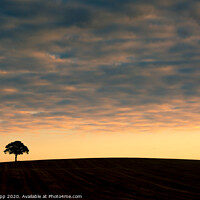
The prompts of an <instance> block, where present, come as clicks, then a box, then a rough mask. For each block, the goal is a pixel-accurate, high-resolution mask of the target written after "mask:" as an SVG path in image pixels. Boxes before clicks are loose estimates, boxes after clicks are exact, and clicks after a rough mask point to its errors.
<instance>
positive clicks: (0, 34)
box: [0, 0, 200, 133]
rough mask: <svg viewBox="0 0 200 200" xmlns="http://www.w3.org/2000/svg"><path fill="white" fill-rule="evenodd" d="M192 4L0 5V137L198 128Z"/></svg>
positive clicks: (115, 0)
mask: <svg viewBox="0 0 200 200" xmlns="http://www.w3.org/2000/svg"><path fill="white" fill-rule="evenodd" d="M198 8H199V2H198V1H196V0H184V1H179V0H175V1H167V2H163V1H161V0H153V1H151V2H149V1H147V0H142V1H135V0H124V1H121V0H111V1H104V0H92V1H91V0H86V1H81V0H73V1H72V0H44V1H39V0H34V1H33V0H31V1H25V0H15V1H14V0H2V1H1V2H0V23H1V26H0V44H1V45H0V92H1V95H0V102H1V104H0V109H1V114H0V132H2V133H7V132H8V133H11V132H18V131H19V132H23V131H26V132H27V131H30V132H32V131H33V132H39V131H40V130H44V129H45V130H57V132H58V133H59V131H60V130H62V131H63V130H64V131H66V132H79V131H83V132H91V133H93V132H154V131H156V130H160V129H164V128H174V129H177V128H180V129H181V128H184V127H190V128H191V129H196V128H199V126H198V118H199V116H200V109H199V108H200V107H199V103H198V102H199V98H200V97H199V94H200V80H199V75H200V71H199V63H200V57H199V54H200V49H199V44H200V36H199V31H200V26H199V20H200V15H199V12H198Z"/></svg>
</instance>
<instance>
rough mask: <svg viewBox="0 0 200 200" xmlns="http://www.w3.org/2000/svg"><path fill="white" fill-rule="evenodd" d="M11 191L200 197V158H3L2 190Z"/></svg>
mask: <svg viewBox="0 0 200 200" xmlns="http://www.w3.org/2000/svg"><path fill="white" fill-rule="evenodd" d="M6 194H7V195H19V196H15V197H16V198H17V197H20V199H21V198H22V195H25V196H23V198H29V197H31V196H30V195H38V196H37V198H38V199H40V196H39V195H47V197H49V198H52V199H58V198H59V199H67V197H66V196H65V197H64V196H49V195H82V199H91V200H106V199H111V200H112V199H113V200H115V199H116V200H117V199H120V200H129V199H131V200H134V199H152V200H156V199H159V200H161V199H162V200H165V199H170V200H179V199H181V200H183V199H187V200H192V199H200V161H195V160H175V159H173V160H170V159H141V158H96V159H93V158H92V159H66V160H40V161H19V162H16V163H15V162H7V163H0V195H6ZM28 195H29V196H28ZM1 197H2V196H0V198H1ZM32 197H34V196H32ZM35 197H36V196H35ZM73 197H74V198H76V197H77V199H81V198H78V197H80V196H73ZM41 198H42V196H41Z"/></svg>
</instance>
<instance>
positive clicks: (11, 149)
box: [4, 141, 29, 161]
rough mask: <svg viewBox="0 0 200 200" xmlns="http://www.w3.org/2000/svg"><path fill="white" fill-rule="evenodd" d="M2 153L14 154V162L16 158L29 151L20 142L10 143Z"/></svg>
mask: <svg viewBox="0 0 200 200" xmlns="http://www.w3.org/2000/svg"><path fill="white" fill-rule="evenodd" d="M5 148H6V149H5V150H4V153H9V154H15V161H17V156H18V155H21V154H23V153H27V154H28V153H29V149H28V147H27V146H25V145H24V144H23V143H22V142H21V141H15V142H11V143H9V144H8V145H6V147H5Z"/></svg>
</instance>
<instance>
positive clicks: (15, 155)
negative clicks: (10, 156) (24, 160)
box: [15, 154, 17, 162]
mask: <svg viewBox="0 0 200 200" xmlns="http://www.w3.org/2000/svg"><path fill="white" fill-rule="evenodd" d="M15 162H17V154H15Z"/></svg>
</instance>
